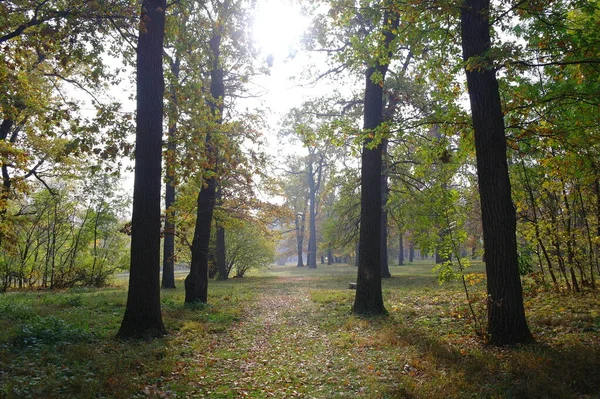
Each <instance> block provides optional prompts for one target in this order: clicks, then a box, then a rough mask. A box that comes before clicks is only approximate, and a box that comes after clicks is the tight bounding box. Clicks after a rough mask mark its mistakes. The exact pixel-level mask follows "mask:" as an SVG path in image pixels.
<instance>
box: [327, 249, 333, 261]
mask: <svg viewBox="0 0 600 399" xmlns="http://www.w3.org/2000/svg"><path fill="white" fill-rule="evenodd" d="M327 264H328V265H333V252H332V251H331V248H327Z"/></svg>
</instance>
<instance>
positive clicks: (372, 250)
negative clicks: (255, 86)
mask: <svg viewBox="0 0 600 399" xmlns="http://www.w3.org/2000/svg"><path fill="white" fill-rule="evenodd" d="M384 5H385V6H387V7H390V4H384ZM382 21H383V28H382V35H383V37H384V40H383V43H382V44H381V45H382V48H383V56H382V57H381V59H379V58H376V59H374V60H372V61H371V65H370V66H369V67H367V70H366V72H365V98H364V130H365V134H366V135H367V138H366V139H365V141H364V145H363V149H362V157H361V165H362V166H361V197H360V198H361V199H360V203H361V211H360V238H359V244H358V278H357V284H356V296H355V298H354V306H353V308H352V309H353V312H354V313H356V314H363V315H365V314H366V315H379V314H385V313H386V310H385V306H384V305H383V296H382V293H381V204H382V200H381V183H382V178H381V176H382V142H381V132H378V129H380V128H381V125H382V123H383V82H384V79H385V74H386V72H387V70H388V66H389V59H390V56H391V55H392V53H391V44H392V41H393V40H394V37H395V30H396V29H397V28H398V23H399V19H398V15H396V13H395V11H394V10H393V9H391V8H386V9H385V11H384V12H383V15H382ZM376 136H379V138H377V139H376V140H375V139H374V138H373V137H376Z"/></svg>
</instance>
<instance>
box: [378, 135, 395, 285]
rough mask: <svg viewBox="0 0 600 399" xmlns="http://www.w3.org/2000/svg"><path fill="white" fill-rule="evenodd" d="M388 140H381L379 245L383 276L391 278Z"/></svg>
mask: <svg viewBox="0 0 600 399" xmlns="http://www.w3.org/2000/svg"><path fill="white" fill-rule="evenodd" d="M387 144H388V143H387V140H386V139H384V140H382V142H381V155H382V165H381V170H382V171H381V177H380V178H381V242H380V246H379V251H380V252H381V255H380V258H381V277H383V278H390V277H392V274H391V273H390V266H389V264H388V248H387V237H388V227H387V224H388V213H387V207H386V205H387V200H388V194H389V189H388V176H387V167H386V164H385V162H386V161H385V158H386V155H387Z"/></svg>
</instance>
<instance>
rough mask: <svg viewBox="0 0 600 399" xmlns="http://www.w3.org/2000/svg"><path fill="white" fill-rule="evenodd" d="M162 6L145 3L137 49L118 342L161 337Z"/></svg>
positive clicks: (162, 4) (163, 21)
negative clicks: (126, 265)
mask: <svg viewBox="0 0 600 399" xmlns="http://www.w3.org/2000/svg"><path fill="white" fill-rule="evenodd" d="M165 8H166V1H164V0H157V1H148V0H146V1H144V2H143V4H142V13H141V21H142V27H141V29H140V32H139V38H138V46H137V113H136V124H137V127H136V135H135V140H136V149H135V175H134V186H133V214H132V219H131V267H130V270H129V291H128V293H127V306H126V308H125V315H124V317H123V321H122V322H121V328H120V329H119V332H118V333H117V336H118V337H121V338H143V337H158V336H162V335H164V334H165V333H166V330H165V326H164V324H163V321H162V315H161V310H160V227H161V226H160V224H161V223H160V187H161V154H162V120H163V96H164V80H163V70H162V53H163V37H164V27H165Z"/></svg>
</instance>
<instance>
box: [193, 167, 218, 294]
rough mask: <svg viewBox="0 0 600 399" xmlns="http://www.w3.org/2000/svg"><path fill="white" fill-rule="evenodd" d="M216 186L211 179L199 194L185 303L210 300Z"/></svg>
mask: <svg viewBox="0 0 600 399" xmlns="http://www.w3.org/2000/svg"><path fill="white" fill-rule="evenodd" d="M216 185H217V182H216V181H215V178H214V177H210V178H208V179H207V180H206V185H203V186H202V188H201V189H200V192H199V193H198V200H197V205H196V206H197V210H196V227H195V229H194V239H193V241H192V261H191V263H190V274H188V276H187V277H186V278H185V303H194V302H203V303H206V302H207V300H208V259H209V254H208V247H209V243H210V230H211V224H212V217H213V210H214V208H215V197H216V191H217V190H216Z"/></svg>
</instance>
